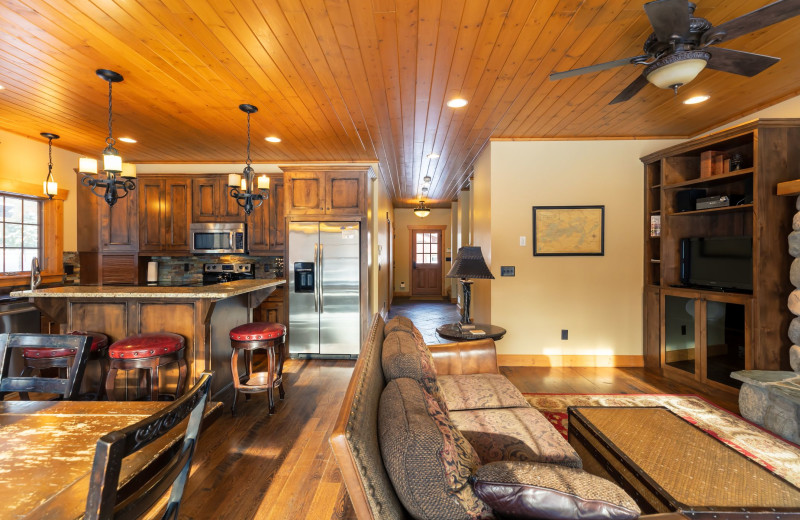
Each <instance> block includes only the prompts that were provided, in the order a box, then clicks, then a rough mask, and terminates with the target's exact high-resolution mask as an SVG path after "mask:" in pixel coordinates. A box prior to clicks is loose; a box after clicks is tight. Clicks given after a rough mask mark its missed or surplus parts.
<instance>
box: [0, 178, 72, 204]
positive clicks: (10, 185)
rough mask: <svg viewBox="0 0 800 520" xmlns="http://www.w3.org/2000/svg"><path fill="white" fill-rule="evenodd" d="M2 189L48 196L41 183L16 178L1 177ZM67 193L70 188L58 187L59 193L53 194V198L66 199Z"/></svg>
mask: <svg viewBox="0 0 800 520" xmlns="http://www.w3.org/2000/svg"><path fill="white" fill-rule="evenodd" d="M42 182H44V178H42ZM0 191H3V192H6V193H9V194H14V195H25V196H27V197H35V198H37V199H43V200H45V201H46V200H47V197H45V196H44V194H43V193H42V185H41V183H40V184H35V183H33V182H24V181H18V180H16V179H0ZM67 195H69V190H67V189H64V188H58V195H55V196H53V200H64V199H66V198H67Z"/></svg>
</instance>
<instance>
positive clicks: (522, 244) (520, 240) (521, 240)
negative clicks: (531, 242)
mask: <svg viewBox="0 0 800 520" xmlns="http://www.w3.org/2000/svg"><path fill="white" fill-rule="evenodd" d="M526 240H527V239H526V237H525V236H521V237H519V245H521V246H524V245H525V242H526Z"/></svg>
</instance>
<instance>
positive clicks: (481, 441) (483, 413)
mask: <svg viewBox="0 0 800 520" xmlns="http://www.w3.org/2000/svg"><path fill="white" fill-rule="evenodd" d="M450 420H451V421H452V422H453V424H454V425H455V427H456V428H458V430H459V431H460V432H461V433H462V434H463V435H464V437H466V438H467V440H468V441H469V443H470V444H472V446H473V447H474V448H475V451H477V452H478V456H479V457H480V458H481V462H482V463H483V464H487V463H489V462H495V461H508V460H517V461H528V462H549V463H553V464H559V465H562V466H569V467H573V468H580V467H582V466H583V464H582V463H581V459H580V457H579V456H578V454H577V453H576V452H575V450H574V449H573V448H572V446H570V445H569V443H568V442H567V441H566V440H565V439H564V437H562V436H561V434H560V433H558V432H557V431H556V429H555V428H553V425H551V424H550V422H549V421H548V420H547V419H545V417H544V416H543V415H542V414H541V413H540V412H539V411H538V410H536V409H535V408H495V409H487V410H464V411H454V412H450Z"/></svg>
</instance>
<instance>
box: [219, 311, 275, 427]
mask: <svg viewBox="0 0 800 520" xmlns="http://www.w3.org/2000/svg"><path fill="white" fill-rule="evenodd" d="M230 336H231V348H232V349H233V351H232V352H231V373H232V375H233V405H231V414H232V415H236V398H237V397H238V396H239V392H242V393H243V394H245V396H246V397H247V398H249V397H250V394H255V393H258V392H267V395H269V413H270V415H272V414H274V413H275V398H274V397H273V394H272V390H273V389H274V388H275V387H278V392H279V394H280V398H281V399H283V398H284V396H285V393H284V391H283V361H284V358H285V357H286V352H285V349H286V341H285V339H286V326H285V325H281V324H280V323H272V322H267V321H257V322H254V323H246V324H244V325H239V326H238V327H236V328H234V329H232V330H231V333H230ZM256 349H265V350H266V351H267V371H266V372H255V373H254V372H253V351H254V350H256ZM240 350H243V351H244V364H245V370H246V373H245V379H244V381H242V380H241V379H240V378H239V351H240Z"/></svg>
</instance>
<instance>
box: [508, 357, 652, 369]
mask: <svg viewBox="0 0 800 520" xmlns="http://www.w3.org/2000/svg"><path fill="white" fill-rule="evenodd" d="M497 364H498V365H499V366H505V367H643V366H644V356H642V355H634V356H629V355H619V356H615V355H598V356H590V355H589V356H587V355H563V356H562V355H553V356H548V355H545V354H498V355H497Z"/></svg>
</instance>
